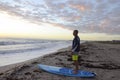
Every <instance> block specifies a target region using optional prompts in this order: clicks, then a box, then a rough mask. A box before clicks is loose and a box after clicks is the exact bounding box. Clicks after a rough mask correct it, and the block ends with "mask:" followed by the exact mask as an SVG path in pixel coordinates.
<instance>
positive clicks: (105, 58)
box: [0, 41, 120, 80]
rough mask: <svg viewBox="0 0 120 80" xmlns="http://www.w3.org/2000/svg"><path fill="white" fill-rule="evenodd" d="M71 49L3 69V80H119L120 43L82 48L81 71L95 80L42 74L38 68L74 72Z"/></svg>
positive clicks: (96, 44) (43, 72) (1, 69)
mask: <svg viewBox="0 0 120 80" xmlns="http://www.w3.org/2000/svg"><path fill="white" fill-rule="evenodd" d="M70 49H71V47H68V48H64V49H61V50H59V51H58V52H55V53H52V54H48V55H45V56H42V57H39V58H36V59H32V60H28V61H25V62H22V63H17V64H12V65H8V66H4V67H0V80H120V43H115V42H109V41H106V42H105V41H101V42H100V41H99V42H95V41H94V42H85V43H82V44H81V50H80V54H79V65H80V66H79V68H80V69H82V70H87V71H92V72H95V73H96V74H97V76H96V77H94V78H75V77H67V76H60V75H55V74H51V73H47V72H45V71H43V70H40V69H39V68H38V66H37V64H46V65H51V66H58V67H69V68H74V65H73V62H72V60H71V55H70V54H71V51H70Z"/></svg>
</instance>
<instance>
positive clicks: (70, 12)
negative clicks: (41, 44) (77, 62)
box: [0, 0, 120, 34]
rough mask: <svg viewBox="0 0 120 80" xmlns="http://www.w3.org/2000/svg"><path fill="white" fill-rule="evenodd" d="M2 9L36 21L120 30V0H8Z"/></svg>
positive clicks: (93, 29)
mask: <svg viewBox="0 0 120 80" xmlns="http://www.w3.org/2000/svg"><path fill="white" fill-rule="evenodd" d="M0 11H6V12H8V13H9V14H10V15H13V16H19V17H21V18H24V19H27V20H29V21H31V22H33V23H36V24H39V23H41V22H45V23H50V24H53V25H57V26H62V27H64V28H68V29H78V30H79V31H80V32H83V33H84V32H85V33H88V32H90V33H106V34H120V16H119V15H120V1H119V0H4V1H0Z"/></svg>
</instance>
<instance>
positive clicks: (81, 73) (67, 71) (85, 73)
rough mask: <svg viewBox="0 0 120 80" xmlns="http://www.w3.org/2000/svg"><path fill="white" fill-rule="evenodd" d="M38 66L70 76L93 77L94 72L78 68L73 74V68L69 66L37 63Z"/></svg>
mask: <svg viewBox="0 0 120 80" xmlns="http://www.w3.org/2000/svg"><path fill="white" fill-rule="evenodd" d="M38 66H39V68H40V69H42V70H44V71H47V72H50V73H53V74H58V75H64V76H71V77H86V78H89V77H95V76H96V74H95V73H93V72H89V71H85V70H78V73H77V74H73V69H70V68H64V67H55V66H48V65H43V64H38Z"/></svg>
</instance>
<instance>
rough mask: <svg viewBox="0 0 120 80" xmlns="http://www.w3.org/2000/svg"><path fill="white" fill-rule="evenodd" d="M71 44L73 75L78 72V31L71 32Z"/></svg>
mask: <svg viewBox="0 0 120 80" xmlns="http://www.w3.org/2000/svg"><path fill="white" fill-rule="evenodd" d="M73 36H74V39H73V42H72V60H73V61H74V65H75V69H74V72H73V73H74V74H77V72H78V65H79V63H78V53H79V51H80V38H79V36H78V30H74V31H73Z"/></svg>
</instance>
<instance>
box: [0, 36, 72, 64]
mask: <svg viewBox="0 0 120 80" xmlns="http://www.w3.org/2000/svg"><path fill="white" fill-rule="evenodd" d="M71 44H72V41H71V40H42V39H14V38H0V66H5V65H9V64H14V63H19V62H23V61H26V60H30V59H33V58H37V57H40V56H43V55H46V54H50V53H53V52H57V50H59V49H62V48H65V47H68V46H70V45H71Z"/></svg>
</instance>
